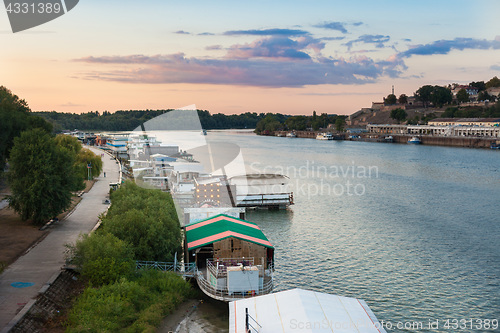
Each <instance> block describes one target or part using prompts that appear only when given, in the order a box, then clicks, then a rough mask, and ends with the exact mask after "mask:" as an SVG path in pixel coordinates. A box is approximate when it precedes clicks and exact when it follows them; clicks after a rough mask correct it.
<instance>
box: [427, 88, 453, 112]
mask: <svg viewBox="0 0 500 333" xmlns="http://www.w3.org/2000/svg"><path fill="white" fill-rule="evenodd" d="M430 100H431V102H432V104H434V106H435V107H442V106H443V105H445V104H450V103H451V102H452V101H453V94H452V93H451V90H450V89H448V88H446V87H441V86H434V87H433V91H432V93H431V99H430Z"/></svg>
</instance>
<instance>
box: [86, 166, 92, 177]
mask: <svg viewBox="0 0 500 333" xmlns="http://www.w3.org/2000/svg"><path fill="white" fill-rule="evenodd" d="M91 176H92V163H90V162H89V163H88V164H87V178H88V180H91Z"/></svg>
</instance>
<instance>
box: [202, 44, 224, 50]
mask: <svg viewBox="0 0 500 333" xmlns="http://www.w3.org/2000/svg"><path fill="white" fill-rule="evenodd" d="M205 50H207V51H213V50H222V45H210V46H207V47H205Z"/></svg>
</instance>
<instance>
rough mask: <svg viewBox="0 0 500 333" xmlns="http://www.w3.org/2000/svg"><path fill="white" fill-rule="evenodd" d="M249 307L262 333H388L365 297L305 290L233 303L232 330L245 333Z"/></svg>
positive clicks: (293, 290)
mask: <svg viewBox="0 0 500 333" xmlns="http://www.w3.org/2000/svg"><path fill="white" fill-rule="evenodd" d="M247 308H248V314H249V315H250V316H251V317H252V318H253V319H250V320H249V323H250V325H252V326H253V327H254V328H256V329H257V330H258V332H260V333H278V332H290V333H297V332H311V333H312V332H314V333H318V332H335V333H346V332H356V333H386V331H385V330H384V328H383V327H381V326H382V325H381V324H380V323H379V321H378V320H377V318H376V317H375V315H374V314H373V312H372V311H371V310H370V308H369V307H368V305H367V304H366V303H365V302H364V301H363V300H358V299H356V298H350V297H342V296H337V295H331V294H325V293H319V292H315V291H309V290H304V289H292V290H287V291H282V292H278V293H273V294H268V295H263V296H257V297H252V298H247V299H242V300H238V301H233V302H230V303H229V333H245V317H246V316H245V309H247ZM254 320H255V321H256V322H257V323H258V324H259V325H260V326H261V327H259V326H258V325H257V323H256V322H255V321H254ZM251 332H255V331H254V330H251Z"/></svg>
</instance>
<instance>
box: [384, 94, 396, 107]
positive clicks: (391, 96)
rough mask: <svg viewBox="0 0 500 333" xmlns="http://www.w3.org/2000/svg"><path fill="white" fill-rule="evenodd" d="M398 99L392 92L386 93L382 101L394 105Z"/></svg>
mask: <svg viewBox="0 0 500 333" xmlns="http://www.w3.org/2000/svg"><path fill="white" fill-rule="evenodd" d="M397 101H398V98H397V97H396V95H394V94H389V95H387V97H386V98H384V103H385V104H386V105H394V104H396V102H397Z"/></svg>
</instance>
